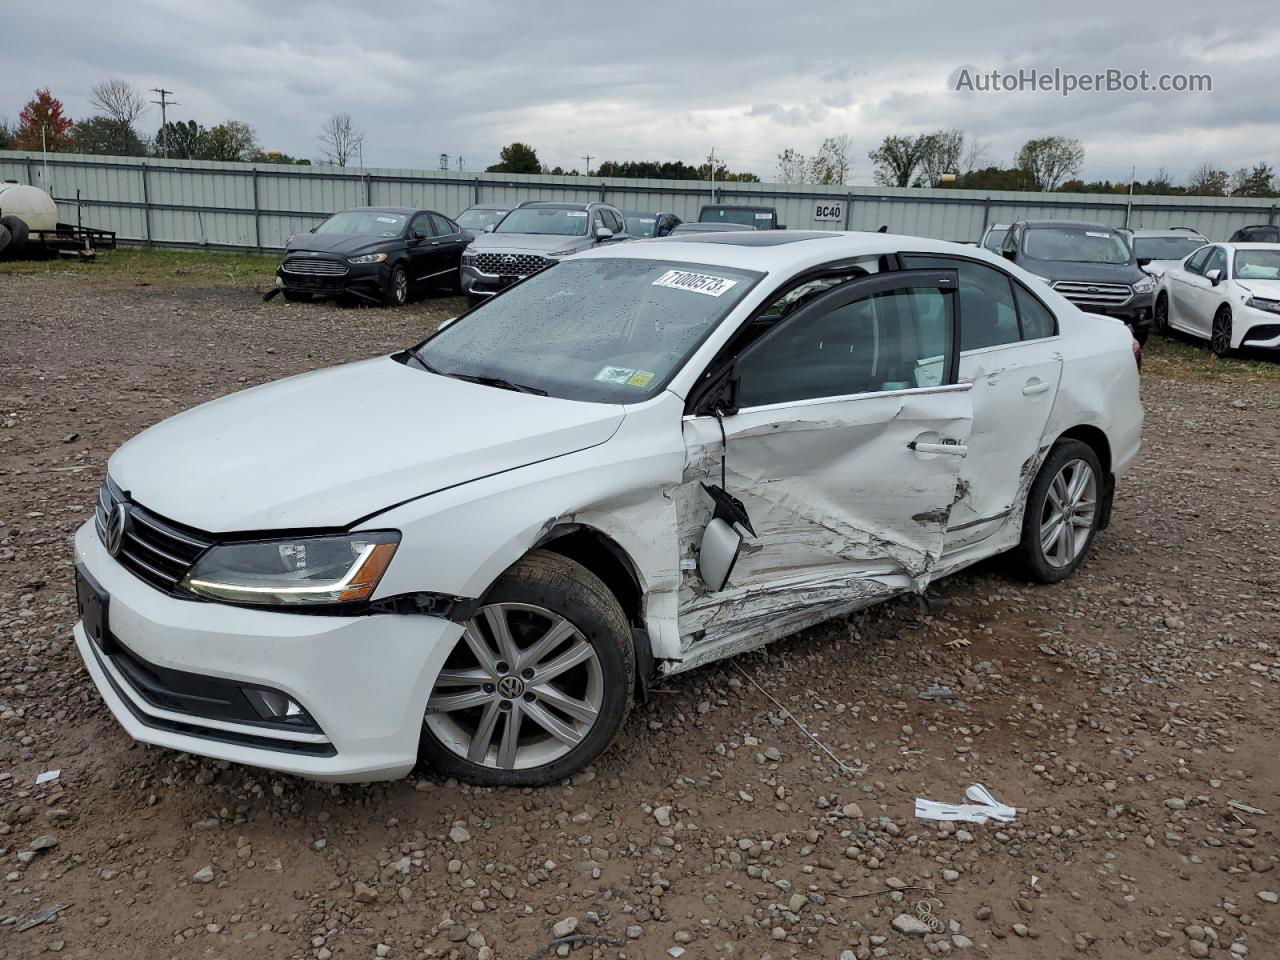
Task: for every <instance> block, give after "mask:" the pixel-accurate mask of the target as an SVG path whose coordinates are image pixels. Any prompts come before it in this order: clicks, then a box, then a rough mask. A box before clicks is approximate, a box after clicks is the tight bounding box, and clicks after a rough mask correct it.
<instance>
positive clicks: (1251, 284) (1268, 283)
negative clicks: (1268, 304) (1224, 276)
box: [1236, 278, 1280, 300]
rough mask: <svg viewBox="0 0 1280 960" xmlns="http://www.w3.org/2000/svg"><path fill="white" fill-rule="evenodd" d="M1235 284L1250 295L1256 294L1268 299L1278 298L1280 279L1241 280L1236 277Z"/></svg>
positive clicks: (1279, 297) (1279, 295) (1279, 296)
mask: <svg viewBox="0 0 1280 960" xmlns="http://www.w3.org/2000/svg"><path fill="white" fill-rule="evenodd" d="M1236 286H1237V287H1239V288H1240V289H1241V290H1244V291H1245V292H1246V293H1248V294H1249V295H1250V296H1252V295H1253V294H1257V295H1258V296H1260V297H1265V298H1266V299H1268V300H1280V280H1241V279H1239V278H1237V279H1236Z"/></svg>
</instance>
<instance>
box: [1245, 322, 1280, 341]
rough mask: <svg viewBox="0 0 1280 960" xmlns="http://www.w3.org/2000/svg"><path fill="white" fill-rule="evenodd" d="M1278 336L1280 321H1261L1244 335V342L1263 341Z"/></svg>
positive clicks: (1279, 334)
mask: <svg viewBox="0 0 1280 960" xmlns="http://www.w3.org/2000/svg"><path fill="white" fill-rule="evenodd" d="M1276 337H1280V323H1261V324H1258V325H1257V326H1256V327H1250V328H1249V330H1248V332H1247V333H1246V334H1245V335H1244V343H1249V342H1255V343H1262V342H1263V341H1265V340H1274V339H1275V338H1276Z"/></svg>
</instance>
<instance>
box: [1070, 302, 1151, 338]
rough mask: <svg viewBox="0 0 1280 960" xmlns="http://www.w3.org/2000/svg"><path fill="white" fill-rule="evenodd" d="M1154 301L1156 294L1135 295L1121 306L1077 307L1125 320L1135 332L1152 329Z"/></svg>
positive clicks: (1087, 304) (1086, 311) (1088, 305)
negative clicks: (1152, 306)
mask: <svg viewBox="0 0 1280 960" xmlns="http://www.w3.org/2000/svg"><path fill="white" fill-rule="evenodd" d="M1154 301H1155V294H1154V293H1135V294H1134V295H1133V297H1132V298H1131V299H1130V300H1129V301H1128V302H1127V303H1123V304H1120V305H1119V306H1103V305H1100V304H1092V303H1077V304H1076V306H1077V307H1079V308H1080V309H1081V310H1083V311H1084V312H1085V313H1100V314H1102V315H1103V316H1106V317H1115V318H1116V319H1117V320H1123V321H1124V322H1125V323H1127V324H1128V325H1129V326H1130V327H1132V328H1133V329H1134V330H1137V331H1143V330H1150V329H1151V322H1152V314H1151V305H1152V303H1154Z"/></svg>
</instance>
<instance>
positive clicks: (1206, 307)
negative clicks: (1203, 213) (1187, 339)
mask: <svg viewBox="0 0 1280 960" xmlns="http://www.w3.org/2000/svg"><path fill="white" fill-rule="evenodd" d="M1154 321H1155V329H1156V331H1157V332H1159V333H1167V332H1168V331H1169V330H1179V331H1181V332H1183V333H1189V334H1191V335H1192V336H1195V337H1200V338H1202V339H1205V340H1208V341H1209V346H1210V348H1211V349H1212V350H1213V352H1214V353H1215V354H1217V355H1218V356H1219V357H1225V356H1227V355H1228V354H1230V353H1231V352H1232V351H1233V350H1238V349H1240V348H1241V347H1257V348H1263V349H1276V348H1280V243H1210V244H1206V245H1205V246H1203V247H1201V248H1200V249H1199V250H1197V251H1195V252H1194V253H1192V254H1191V255H1190V256H1188V257H1187V258H1186V259H1185V260H1183V261H1182V262H1181V263H1180V264H1178V265H1177V266H1176V267H1174V268H1173V269H1171V270H1167V271H1165V273H1164V275H1163V276H1162V277H1161V278H1160V286H1159V289H1158V290H1157V291H1156V300H1155V308H1154Z"/></svg>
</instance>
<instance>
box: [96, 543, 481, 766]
mask: <svg viewBox="0 0 1280 960" xmlns="http://www.w3.org/2000/svg"><path fill="white" fill-rule="evenodd" d="M75 559H76V563H77V564H79V565H81V566H82V567H83V568H84V569H85V570H86V571H87V572H88V573H89V574H90V576H91V577H92V578H93V579H94V580H95V581H97V583H98V584H99V585H100V586H101V587H102V589H103V590H104V591H105V592H106V593H107V594H108V596H109V604H108V608H107V627H108V633H109V636H110V637H111V638H114V639H116V640H118V643H119V647H118V648H115V649H116V650H117V651H118V650H120V649H123V650H124V651H127V654H128V657H127V659H121V658H119V657H118V656H112V655H110V648H109V645H108V649H104V646H103V645H102V644H100V643H99V642H98V641H95V640H93V639H90V637H89V636H88V634H87V633H86V632H85V629H84V623H83V621H82V622H79V623H77V624H76V625H75V627H74V634H75V640H76V646H77V648H78V649H79V651H80V655H81V657H82V658H83V659H84V662H85V666H86V668H87V669H88V671H89V674H90V676H91V677H93V681H94V683H95V684H96V685H97V687H98V690H99V692H100V693H101V694H102V697H103V699H104V700H105V701H106V703H107V706H108V707H109V708H110V709H111V712H112V714H114V716H115V718H116V720H117V721H118V722H119V723H120V725H121V726H123V727H124V728H125V730H126V731H127V732H128V733H129V735H130V736H131V737H133V738H134V739H135V740H140V741H142V742H144V743H151V744H155V745H157V746H162V747H168V748H170V749H173V750H182V751H184V752H187V753H194V754H200V755H202V756H207V757H215V758H218V759H221V760H229V761H233V762H235V763H243V764H249V765H252V766H256V767H264V768H267V769H271V770H278V771H281V772H284V773H292V774H297V775H299V776H304V777H311V778H314V779H318V780H340V781H368V780H382V779H391V778H396V777H401V776H404V775H405V774H406V773H408V772H409V771H410V770H411V769H412V768H413V766H414V764H415V763H416V761H417V752H418V738H419V734H420V731H421V728H422V717H423V715H424V712H425V710H426V703H427V697H428V696H429V694H430V691H431V687H432V684H433V683H434V681H435V677H436V674H437V673H439V671H440V668H441V667H442V666H443V664H444V661H445V658H446V657H447V656H448V655H449V652H450V650H451V649H452V648H453V645H454V643H455V642H456V641H457V639H458V637H459V636H460V635H461V632H462V628H461V627H460V626H459V625H457V624H454V623H452V622H451V621H448V620H443V619H438V618H434V617H425V616H408V615H405V616H401V615H395V614H378V615H372V616H357V617H333V616H317V615H309V614H293V613H277V612H274V611H263V610H251V609H246V608H243V607H233V606H228V605H225V604H218V603H206V602H201V601H196V600H184V599H180V598H177V597H173V596H170V595H168V594H166V593H162V592H161V591H159V590H157V589H155V588H154V587H152V586H150V585H149V584H147V583H144V582H143V581H142V580H139V579H138V578H137V577H135V576H134V575H133V574H132V573H130V572H129V571H128V570H126V569H125V568H124V567H122V566H121V565H120V564H118V563H117V562H116V561H115V560H113V559H112V558H111V557H110V556H109V555H108V554H107V552H106V550H105V549H104V548H103V546H102V543H101V541H100V540H99V539H98V535H97V532H96V531H95V529H94V526H93V523H92V521H90V522H88V523H86V524H85V525H84V526H82V527H81V528H80V529H79V530H78V531H77V532H76V537H75ZM129 660H132V661H134V662H138V663H141V664H142V665H143V667H142V670H141V672H139V671H135V670H131V669H129V663H128V661H129ZM147 668H154V669H155V670H156V672H159V673H165V672H166V671H179V672H181V674H183V675H192V674H194V675H197V677H205V678H212V680H213V681H215V682H217V686H218V687H219V688H220V689H234V688H235V687H236V686H237V685H240V684H243V685H245V686H246V687H252V688H266V689H269V690H273V691H279V692H280V693H283V694H284V695H286V696H288V697H289V698H291V699H292V700H294V701H295V702H297V703H298V704H300V705H301V706H302V707H303V708H304V709H305V710H306V712H307V714H308V715H309V717H310V718H311V719H312V720H313V721H314V726H313V727H310V728H307V729H305V730H302V731H300V730H299V729H298V728H297V727H291V726H290V725H289V724H286V723H280V722H277V723H266V722H256V723H255V722H248V721H242V720H238V719H226V716H227V715H226V712H225V711H214V710H204V711H202V710H201V709H200V707H199V706H198V705H195V706H192V705H191V703H182V704H179V708H178V709H172V707H173V706H174V703H172V702H171V703H170V704H169V707H170V708H166V707H165V706H162V705H158V704H160V703H163V702H164V698H163V697H160V698H158V697H157V696H156V695H155V692H154V691H153V690H151V691H149V690H147V689H146V684H145V682H140V681H139V677H140V676H142V677H144V678H145V677H146V676H147Z"/></svg>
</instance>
